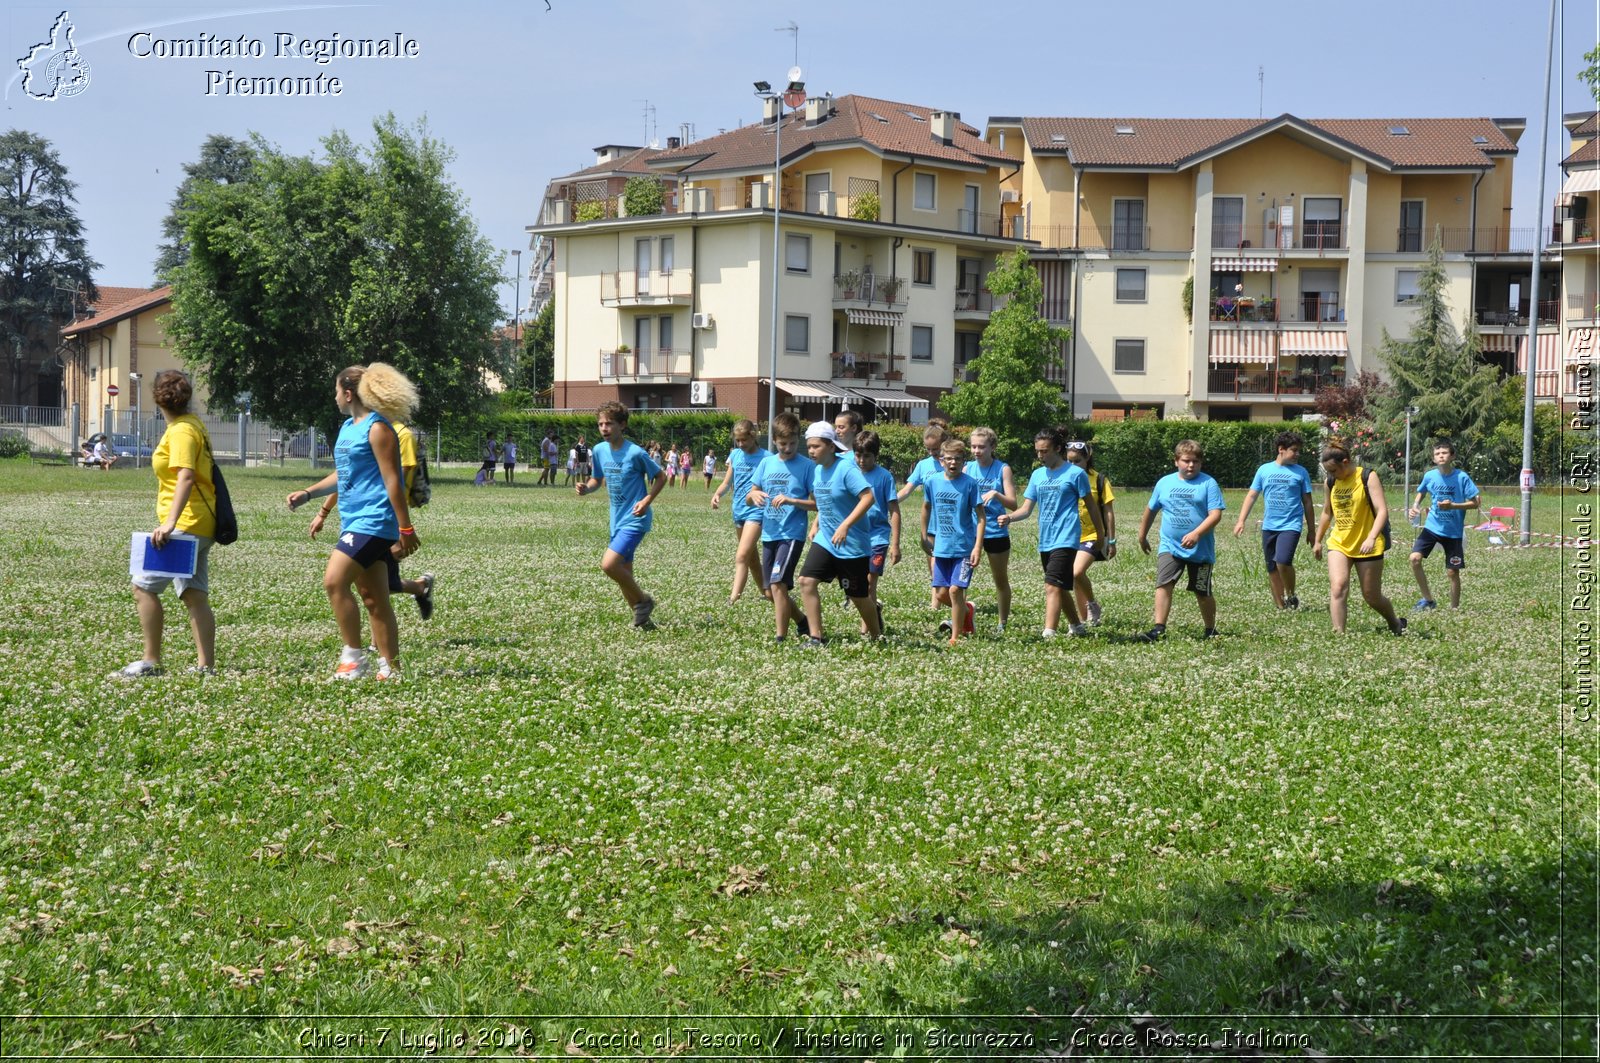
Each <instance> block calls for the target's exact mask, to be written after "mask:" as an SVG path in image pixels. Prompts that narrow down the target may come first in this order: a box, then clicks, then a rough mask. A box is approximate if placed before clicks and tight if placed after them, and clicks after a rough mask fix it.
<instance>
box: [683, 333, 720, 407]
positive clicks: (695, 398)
mask: <svg viewBox="0 0 1600 1063" xmlns="http://www.w3.org/2000/svg"><path fill="white" fill-rule="evenodd" d="M695 316H696V317H698V316H699V315H698V314H696V315H695ZM715 394H716V390H715V389H714V388H713V387H712V386H711V381H709V380H693V381H690V383H689V403H690V404H691V405H694V406H710V405H711V403H712V401H713V397H714V396H715Z"/></svg>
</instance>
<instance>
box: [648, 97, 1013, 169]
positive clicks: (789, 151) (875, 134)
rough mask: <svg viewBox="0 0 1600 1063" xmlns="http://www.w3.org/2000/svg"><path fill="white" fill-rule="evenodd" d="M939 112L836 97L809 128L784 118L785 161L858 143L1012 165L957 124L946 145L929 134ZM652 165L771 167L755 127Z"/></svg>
mask: <svg viewBox="0 0 1600 1063" xmlns="http://www.w3.org/2000/svg"><path fill="white" fill-rule="evenodd" d="M938 111H939V108H935V107H920V106H917V105H916V104H910V103H895V102H892V101H890V100H880V99H876V98H874V97H871V96H840V97H838V98H837V99H835V100H834V101H833V106H832V110H831V112H830V113H829V115H828V116H827V117H826V118H824V119H822V120H821V121H819V122H817V123H816V124H815V125H808V124H807V123H806V120H805V111H804V110H803V109H802V110H800V111H796V112H793V113H791V114H788V115H786V116H785V117H784V120H783V144H782V148H783V157H784V161H785V163H788V162H790V161H793V160H794V159H796V158H799V157H800V156H802V155H805V154H808V153H809V152H812V151H815V150H817V149H819V148H825V147H827V148H832V147H846V146H850V145H860V146H863V147H866V148H869V149H871V150H873V151H877V152H879V153H880V154H884V155H898V156H905V155H914V156H917V157H918V158H922V159H928V160H930V161H936V162H948V163H954V164H956V165H962V166H985V167H987V166H1015V165H1016V160H1015V159H1013V158H1011V157H1010V156H1007V155H1005V154H1003V153H1002V152H1000V150H999V149H997V148H995V147H993V146H992V145H990V144H988V143H987V142H985V141H984V139H983V137H982V136H981V135H980V134H979V132H978V130H976V129H974V128H973V127H972V126H970V125H967V124H965V123H963V122H961V121H959V120H957V121H956V123H955V131H954V136H952V137H951V142H950V143H949V144H945V143H944V142H942V141H941V140H939V139H938V138H937V137H935V136H934V134H933V115H934V114H936V113H938ZM651 161H652V166H653V167H655V168H657V169H669V170H678V171H679V172H682V173H684V174H685V175H686V176H691V177H692V176H695V175H697V174H704V173H716V172H724V171H739V170H756V169H761V168H763V167H770V166H771V165H772V134H771V131H770V127H769V126H767V125H764V124H760V123H757V124H755V125H747V126H741V127H740V128H738V129H733V130H729V131H728V132H726V133H722V134H720V135H718V136H714V137H708V138H707V139H705V140H697V141H695V142H694V143H693V144H686V145H684V146H683V147H681V148H677V149H675V150H672V151H664V152H662V153H661V154H659V155H657V156H656V157H655V158H654V159H653V160H651Z"/></svg>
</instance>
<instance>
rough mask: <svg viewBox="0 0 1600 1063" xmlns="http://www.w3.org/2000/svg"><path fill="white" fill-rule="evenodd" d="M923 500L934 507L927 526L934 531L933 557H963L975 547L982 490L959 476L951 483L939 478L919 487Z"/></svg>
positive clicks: (971, 481)
mask: <svg viewBox="0 0 1600 1063" xmlns="http://www.w3.org/2000/svg"><path fill="white" fill-rule="evenodd" d="M922 494H923V497H924V498H925V499H926V500H927V504H928V505H930V506H932V507H933V512H932V513H931V514H929V515H928V527H929V530H931V531H932V532H933V556H934V557H966V556H967V555H968V554H970V553H972V548H973V547H974V546H976V545H978V510H979V509H980V508H982V506H983V488H982V487H981V486H980V485H979V483H978V481H977V480H974V479H973V478H972V477H970V476H968V475H967V474H966V473H961V474H960V475H959V476H957V477H956V478H955V479H954V480H952V479H950V478H949V477H948V476H940V477H938V478H936V479H932V480H928V481H926V482H924V483H923V485H922Z"/></svg>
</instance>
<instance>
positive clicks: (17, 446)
mask: <svg viewBox="0 0 1600 1063" xmlns="http://www.w3.org/2000/svg"><path fill="white" fill-rule="evenodd" d="M32 456H33V448H32V447H31V446H30V445H29V444H28V437H27V436H25V435H23V434H22V433H21V432H0V458H28V457H32Z"/></svg>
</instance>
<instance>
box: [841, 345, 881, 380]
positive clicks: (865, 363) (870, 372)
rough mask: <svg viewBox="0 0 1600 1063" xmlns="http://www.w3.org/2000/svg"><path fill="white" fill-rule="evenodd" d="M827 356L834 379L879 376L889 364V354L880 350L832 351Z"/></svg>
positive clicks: (858, 378) (861, 378)
mask: <svg viewBox="0 0 1600 1063" xmlns="http://www.w3.org/2000/svg"><path fill="white" fill-rule="evenodd" d="M829 357H830V360H831V362H832V365H833V376H834V379H836V380H870V379H872V378H873V377H875V376H881V375H882V374H883V371H884V370H885V369H886V368H887V367H888V365H889V356H888V355H887V354H884V353H882V352H881V351H880V352H878V353H875V354H866V353H863V352H861V351H834V352H833V354H832V355H830V356H829Z"/></svg>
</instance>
